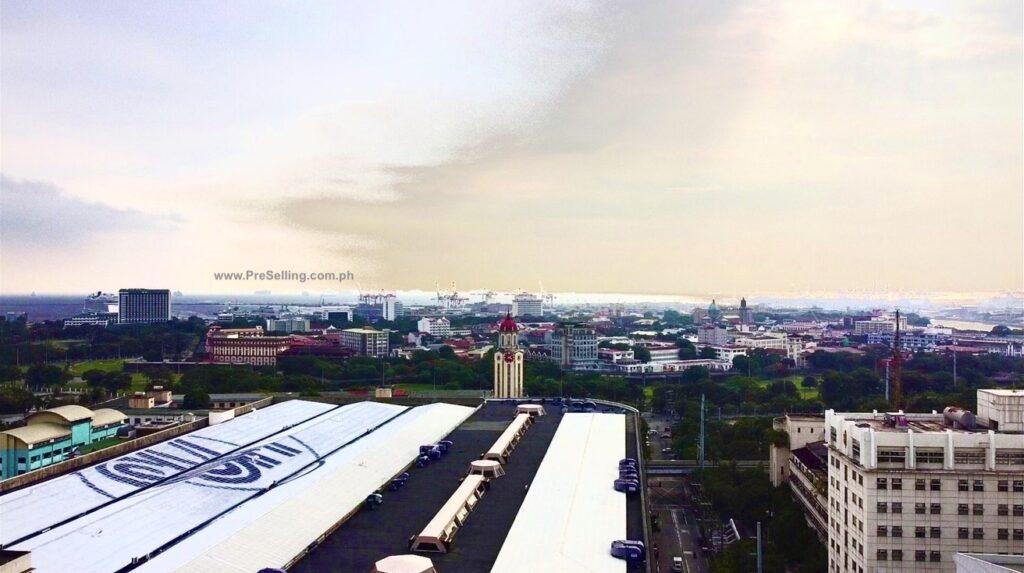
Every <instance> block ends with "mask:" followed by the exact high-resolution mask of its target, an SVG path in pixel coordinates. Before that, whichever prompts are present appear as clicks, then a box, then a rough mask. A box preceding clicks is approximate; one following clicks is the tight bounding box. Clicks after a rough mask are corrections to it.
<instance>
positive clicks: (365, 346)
mask: <svg viewBox="0 0 1024 573" xmlns="http://www.w3.org/2000/svg"><path fill="white" fill-rule="evenodd" d="M389 333H390V331H389V330H374V329H372V328H346V329H345V330H342V331H341V347H342V348H348V349H350V350H354V351H356V352H357V353H358V354H360V355H362V356H374V357H383V356H387V355H388V334H389Z"/></svg>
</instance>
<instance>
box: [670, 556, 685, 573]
mask: <svg viewBox="0 0 1024 573" xmlns="http://www.w3.org/2000/svg"><path fill="white" fill-rule="evenodd" d="M682 570H683V558H682V557H679V556H676V557H673V558H672V571H673V572H676V573H678V572H681V571H682Z"/></svg>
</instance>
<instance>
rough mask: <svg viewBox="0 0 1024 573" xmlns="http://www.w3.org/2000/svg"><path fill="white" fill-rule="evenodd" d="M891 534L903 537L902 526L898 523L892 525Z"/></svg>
mask: <svg viewBox="0 0 1024 573" xmlns="http://www.w3.org/2000/svg"><path fill="white" fill-rule="evenodd" d="M892 536H893V537H903V527H901V526H899V525H894V526H892Z"/></svg>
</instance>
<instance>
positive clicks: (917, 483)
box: [914, 479, 924, 491]
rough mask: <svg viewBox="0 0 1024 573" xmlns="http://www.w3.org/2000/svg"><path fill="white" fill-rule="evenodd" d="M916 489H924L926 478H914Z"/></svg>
mask: <svg viewBox="0 0 1024 573" xmlns="http://www.w3.org/2000/svg"><path fill="white" fill-rule="evenodd" d="M914 490H916V491H924V480H923V479H918V480H914Z"/></svg>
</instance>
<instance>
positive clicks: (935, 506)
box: [930, 503, 942, 515]
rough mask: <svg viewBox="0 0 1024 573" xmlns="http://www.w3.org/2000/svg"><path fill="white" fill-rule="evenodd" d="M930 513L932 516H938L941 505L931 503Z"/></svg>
mask: <svg viewBox="0 0 1024 573" xmlns="http://www.w3.org/2000/svg"><path fill="white" fill-rule="evenodd" d="M930 511H931V514H932V515H938V514H940V513H942V505H941V504H938V503H933V504H931V506H930Z"/></svg>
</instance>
